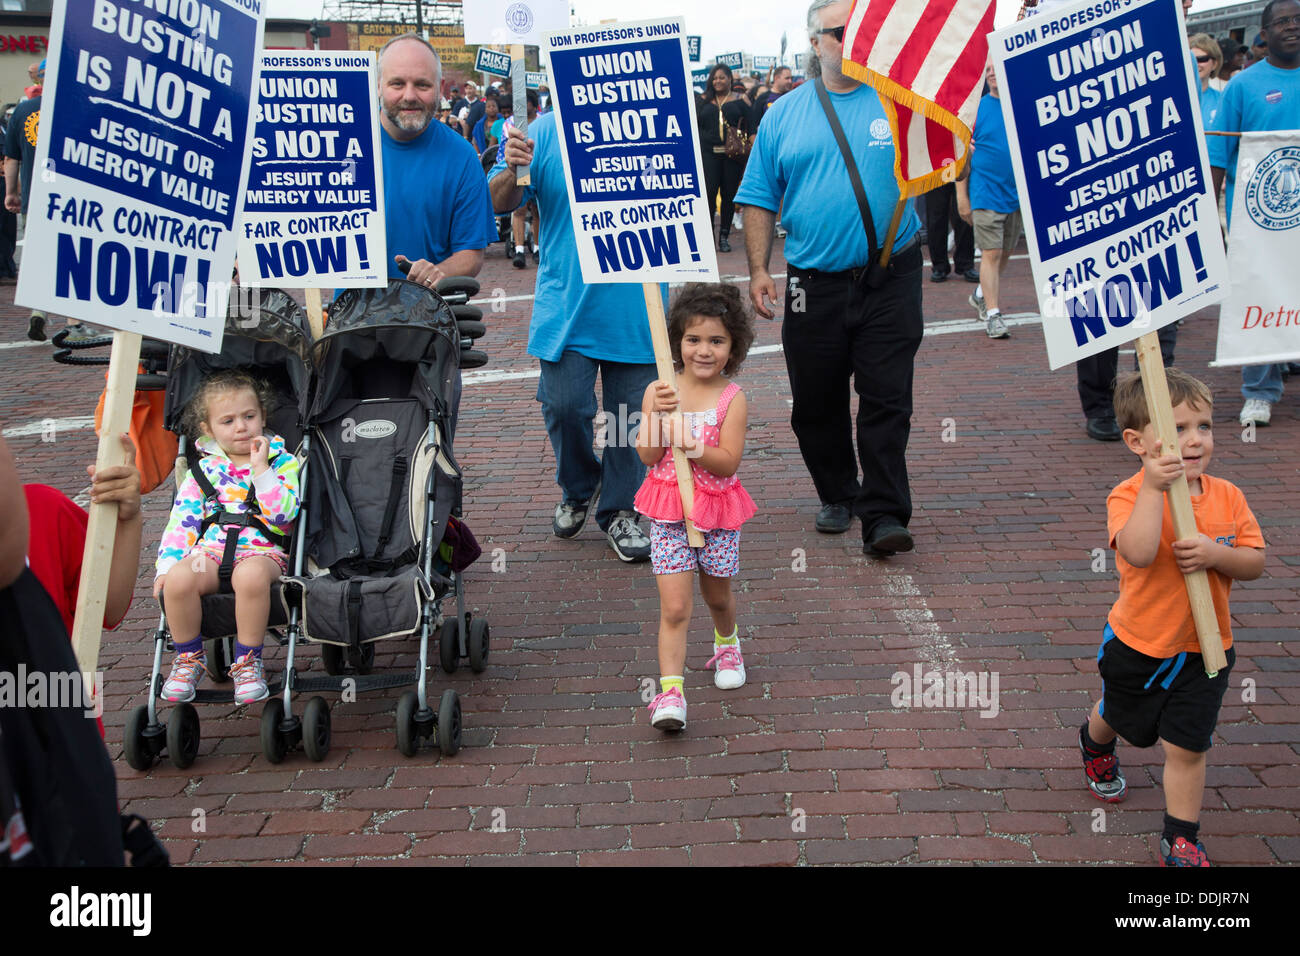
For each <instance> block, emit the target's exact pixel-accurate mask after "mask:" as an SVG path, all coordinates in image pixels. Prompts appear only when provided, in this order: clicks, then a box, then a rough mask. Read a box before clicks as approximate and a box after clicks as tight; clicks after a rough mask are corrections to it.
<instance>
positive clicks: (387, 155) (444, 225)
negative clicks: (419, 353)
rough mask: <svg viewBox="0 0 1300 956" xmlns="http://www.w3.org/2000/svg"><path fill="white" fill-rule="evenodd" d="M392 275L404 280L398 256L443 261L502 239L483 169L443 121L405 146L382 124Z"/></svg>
mask: <svg viewBox="0 0 1300 956" xmlns="http://www.w3.org/2000/svg"><path fill="white" fill-rule="evenodd" d="M379 143H380V148H381V150H382V151H383V157H384V218H385V226H386V228H385V232H386V235H387V238H388V277H389V278H390V279H400V278H402V271H401V270H400V269H398V268H397V263H396V262H394V258H393V257H394V256H398V255H403V256H406V258H408V259H410V260H411V261H412V262H414V261H415V260H417V259H428V260H429V261H430V262H442V261H443V260H444V259H446V258H447V257H448V256H450V255H451V254H452V253H455V252H463V251H464V250H466V249H485V248H487V246H488V243H492V242H496V241H497V239H498V235H497V226H496V217H495V216H494V215H493V213H492V199H491V197H490V196H489V195H488V189H487V180H486V179H484V178H483V165H482V164H481V163H480V162H479V160H478V156H476V155H475V153H474V147H473V146H471V145H470V143H469V140H467V139H465V138H464V137H463V136H457V135H456V133H455V132H454V131H453V130H452V129H451V128H450V127H448V126H447V125H445V124H443V123H438V122H433V123H430V124H429V126H428V128H426V129H425V131H424V132H423V133H421V134H420V135H419V136H417V137H416V138H415V139H413V140H411V141H410V142H407V143H403V142H399V141H398V140H395V139H393V137H392V136H390V135H388V131H387V130H385V129H384V128H383V127H382V126H381V127H380V129H379Z"/></svg>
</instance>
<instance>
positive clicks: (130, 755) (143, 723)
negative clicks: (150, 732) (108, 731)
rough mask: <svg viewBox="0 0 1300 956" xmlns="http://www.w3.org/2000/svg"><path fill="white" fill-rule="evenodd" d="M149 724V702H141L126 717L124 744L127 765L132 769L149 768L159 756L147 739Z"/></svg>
mask: <svg viewBox="0 0 1300 956" xmlns="http://www.w3.org/2000/svg"><path fill="white" fill-rule="evenodd" d="M148 726H149V705H148V704H141V705H140V706H139V707H137V708H135V710H133V711H131V715H130V716H129V717H127V718H126V730H125V732H124V735H123V737H122V745H123V748H124V749H125V750H126V765H127V766H128V767H130V768H131V769H132V770H148V769H149V768H150V767H152V766H153V762H154V758H155V757H157V756H158V755H157V753H156V752H155V751H154V749H153V748H152V747H150V746H149V743H148V741H147V740H146V739H145V729H146V728H147V727H148Z"/></svg>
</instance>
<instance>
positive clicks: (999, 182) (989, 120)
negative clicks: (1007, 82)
mask: <svg viewBox="0 0 1300 956" xmlns="http://www.w3.org/2000/svg"><path fill="white" fill-rule="evenodd" d="M972 142H973V146H974V148H973V149H972V150H971V156H970V207H971V209H988V210H990V211H992V212H1000V213H1011V212H1015V211H1016V210H1017V209H1019V208H1020V194H1019V193H1017V192H1016V171H1015V168H1014V167H1013V166H1012V165H1011V145H1010V144H1009V143H1008V142H1007V124H1006V120H1005V119H1003V116H1002V101H1001V100H1000V99H998V98H997V97H996V96H992V95H989V96H985V97H983V98H982V99H981V100H980V105H979V112H977V113H976V114H975V131H974V138H973V140H972Z"/></svg>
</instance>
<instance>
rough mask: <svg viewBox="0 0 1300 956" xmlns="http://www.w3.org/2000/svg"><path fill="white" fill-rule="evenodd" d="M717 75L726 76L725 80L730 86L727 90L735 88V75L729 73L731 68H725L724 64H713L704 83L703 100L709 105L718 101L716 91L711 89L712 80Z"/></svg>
mask: <svg viewBox="0 0 1300 956" xmlns="http://www.w3.org/2000/svg"><path fill="white" fill-rule="evenodd" d="M719 73H725V74H727V80H728V83H729V84H730V85H729V86H728V89H733V88H734V87H735V83H736V77H735V74H734V73H732V72H731V67H729V66H727V64H725V63H715V64H713V69H711V70H709V78H708V79H707V80H705V81H704V98H705V99H706V100H708V101H709V102H710V103H714V102H716V101H717V99H718V91H717V90H715V89H714V88H713V78H714V77H715V76H717V75H718V74H719Z"/></svg>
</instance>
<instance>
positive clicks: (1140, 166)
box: [989, 0, 1226, 368]
mask: <svg viewBox="0 0 1300 956" xmlns="http://www.w3.org/2000/svg"><path fill="white" fill-rule="evenodd" d="M989 45H990V50H991V53H992V56H993V59H994V63H995V65H996V68H997V76H998V87H999V89H1000V91H1001V96H1002V111H1003V115H1004V116H1005V117H1006V123H1007V138H1008V142H1009V143H1010V146H1011V158H1012V164H1013V166H1014V168H1015V176H1016V185H1017V188H1018V191H1019V194H1020V202H1021V212H1022V213H1023V214H1024V219H1025V232H1026V236H1027V238H1028V242H1029V251H1030V259H1031V262H1032V266H1033V272H1034V282H1035V284H1036V286H1037V287H1038V297H1039V303H1040V308H1041V311H1042V315H1043V332H1044V336H1045V338H1046V341H1047V352H1048V361H1049V364H1050V365H1051V367H1052V368H1060V367H1061V366H1063V365H1066V364H1069V363H1071V362H1075V361H1077V360H1079V359H1081V358H1086V357H1087V356H1089V355H1094V354H1096V353H1098V352H1101V351H1104V350H1106V349H1109V348H1113V347H1115V346H1118V345H1121V344H1124V343H1126V342H1129V341H1131V340H1132V339H1135V338H1137V337H1138V336H1140V335H1142V334H1144V333H1148V332H1153V331H1155V330H1156V329H1159V328H1161V327H1162V326H1165V325H1168V324H1169V323H1171V322H1174V321H1176V320H1177V319H1180V318H1182V317H1183V316H1185V315H1188V314H1190V313H1192V312H1195V311H1196V310H1198V309H1202V308H1205V307H1206V306H1208V305H1212V304H1213V303H1215V302H1217V301H1219V300H1220V299H1221V298H1222V297H1223V294H1224V287H1225V285H1226V263H1225V260H1224V253H1223V243H1222V240H1221V236H1220V234H1219V220H1218V214H1217V207H1216V204H1215V202H1214V197H1213V195H1212V189H1211V185H1210V178H1209V163H1208V161H1207V158H1206V152H1205V140H1204V134H1203V130H1202V128H1201V113H1200V108H1199V106H1198V99H1197V93H1196V89H1195V88H1194V86H1193V75H1192V72H1191V71H1190V70H1189V62H1188V55H1187V41H1186V37H1185V35H1184V33H1183V20H1182V14H1181V10H1180V8H1179V5H1178V4H1176V3H1172V2H1170V0H1081V2H1078V3H1071V4H1066V5H1063V6H1061V7H1060V8H1056V7H1053V9H1052V11H1051V13H1050V15H1048V14H1043V15H1041V16H1037V17H1034V18H1032V19H1027V20H1023V21H1021V22H1019V23H1016V24H1014V25H1013V26H1011V27H1008V28H1006V29H1004V30H1000V31H997V32H995V33H994V34H993V35H992V36H991V37H990V38H989Z"/></svg>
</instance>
